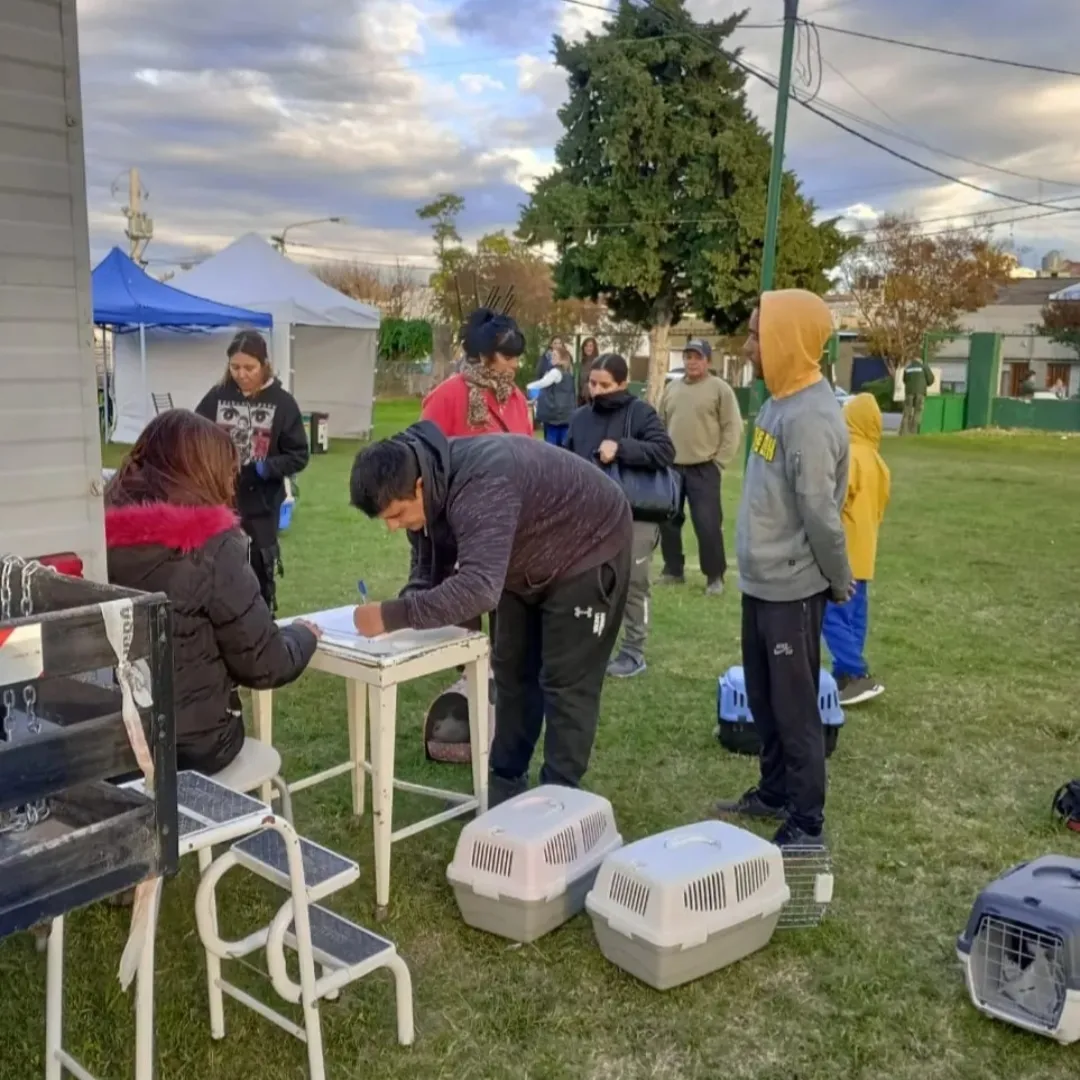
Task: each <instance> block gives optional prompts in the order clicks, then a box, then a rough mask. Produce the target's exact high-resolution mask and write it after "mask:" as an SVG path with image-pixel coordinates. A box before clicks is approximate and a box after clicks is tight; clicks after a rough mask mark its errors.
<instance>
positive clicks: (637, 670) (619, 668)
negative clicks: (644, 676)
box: [607, 652, 645, 679]
mask: <svg viewBox="0 0 1080 1080" xmlns="http://www.w3.org/2000/svg"><path fill="white" fill-rule="evenodd" d="M644 670H645V661H644V660H640V659H638V658H637V657H636V656H631V655H630V654H629V653H625V652H621V653H619V655H618V656H616V657H615V659H614V660H612V661H610V662H609V664H608V666H607V673H608V674H609V675H610V676H611V677H612V678H615V679H630V678H633V676H635V675H640V674H641V673H642V672H643V671H644Z"/></svg>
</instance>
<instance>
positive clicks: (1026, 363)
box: [934, 277, 1080, 397]
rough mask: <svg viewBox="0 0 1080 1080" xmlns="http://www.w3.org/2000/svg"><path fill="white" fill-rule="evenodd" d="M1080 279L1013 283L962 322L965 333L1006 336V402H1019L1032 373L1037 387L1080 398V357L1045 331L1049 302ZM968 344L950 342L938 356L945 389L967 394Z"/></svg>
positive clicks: (936, 361) (1003, 359)
mask: <svg viewBox="0 0 1080 1080" xmlns="http://www.w3.org/2000/svg"><path fill="white" fill-rule="evenodd" d="M1076 284H1080V277H1038V278H1018V279H1013V280H1011V281H1009V282H1007V283H1006V284H1004V285H1002V286H1001V287H1000V288H999V289H998V294H997V298H996V299H995V301H994V302H993V303H992V304H988V305H987V306H986V307H984V308H980V309H979V310H978V311H973V312H970V313H968V314H966V315H962V316H961V317H960V320H959V321H960V326H961V328H962V330H963V331H964V332H965V333H971V332H975V331H988V332H992V333H996V334H1002V335H1003V341H1002V347H1001V384H1000V387H999V389H998V393H1000V394H1001V395H1002V396H1004V397H1018V396H1019V394H1020V385H1021V383H1023V381H1024V380H1025V379H1026V378H1027V376H1028V373H1029V372H1034V373H1035V381H1036V384H1037V385H1038V386H1039V387H1040V388H1041V387H1045V388H1046V389H1048V390H1049V389H1052V388H1053V387H1054V385H1055V384H1056V383H1057V382H1059V381H1060V382H1061V383H1062V384H1063V385H1064V386H1065V387H1066V389H1067V392H1068V395H1069V396H1070V397H1073V396H1075V395H1076V394H1077V393H1080V356H1077V353H1076V351H1075V350H1073V349H1069V348H1066V347H1065V346H1062V345H1058V344H1056V343H1055V342H1053V341H1051V340H1050V339H1049V338H1047V337H1043V336H1042V334H1041V333H1040V332H1039V331H1040V327H1041V326H1042V309H1043V307H1044V306H1045V304H1046V302H1047V300H1049V298H1050V297H1051V296H1052V295H1053V294H1054V293H1057V292H1060V291H1061V290H1062V289H1067V288H1068V287H1069V286H1070V285H1076ZM967 353H968V341H967V338H966V337H962V338H958V339H957V340H956V341H951V342H945V343H944V344H943V345H942V346H941V347H940V348H939V349H938V350H937V352H936V356H935V359H934V367H935V368H937V369H938V370H939V375H940V379H941V382H942V384H943V385H945V386H951V387H952V388H955V389H957V390H962V389H963V388H964V384H966V381H967V378H966V371H967V362H966V358H967Z"/></svg>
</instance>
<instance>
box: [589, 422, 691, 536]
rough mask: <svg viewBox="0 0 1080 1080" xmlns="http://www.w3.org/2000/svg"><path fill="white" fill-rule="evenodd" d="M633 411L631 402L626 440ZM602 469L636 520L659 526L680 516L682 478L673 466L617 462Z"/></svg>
mask: <svg viewBox="0 0 1080 1080" xmlns="http://www.w3.org/2000/svg"><path fill="white" fill-rule="evenodd" d="M633 412H634V403H633V402H631V403H630V405H629V406H628V407H627V410H626V423H625V425H624V426H623V438H624V439H629V438H630V425H631V419H632V415H633ZM602 468H603V469H604V471H605V472H606V473H607V474H608V476H610V477H611V479H612V480H614V481H615V483H616V484H618V485H619V487H621V488H622V489H623V491H624V492H625V493H626V498H627V499H628V500H629V502H630V509H631V511H632V512H633V515H634V520H635V521H648V522H652V523H654V524H657V525H660V524H663V523H664V522H665V521H671V520H672V519H673V518H674V517H676V515H677V514H678V513H679V504H680V502H681V501H682V477H681V476H679V474H678V473H677V472H676V471H675V470H674V469H672V468H671V467H670V466H668V467H667V468H664V469H640V468H634V467H632V466H629V465H621V464H620V463H619V461H618V459H616V460H615V461H613V462H611V463H610V464H609V465H603V466H602Z"/></svg>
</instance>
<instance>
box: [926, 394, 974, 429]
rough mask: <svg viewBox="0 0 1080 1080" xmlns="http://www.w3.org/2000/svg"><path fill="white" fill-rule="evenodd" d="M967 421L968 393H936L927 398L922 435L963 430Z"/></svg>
mask: <svg viewBox="0 0 1080 1080" xmlns="http://www.w3.org/2000/svg"><path fill="white" fill-rule="evenodd" d="M966 423H967V395H966V394H934V395H932V396H930V397H928V398H927V399H926V405H925V406H924V408H923V414H922V424H921V425H920V427H919V434H920V435H940V434H942V433H947V432H950V431H963V430H964V426H965V424H966Z"/></svg>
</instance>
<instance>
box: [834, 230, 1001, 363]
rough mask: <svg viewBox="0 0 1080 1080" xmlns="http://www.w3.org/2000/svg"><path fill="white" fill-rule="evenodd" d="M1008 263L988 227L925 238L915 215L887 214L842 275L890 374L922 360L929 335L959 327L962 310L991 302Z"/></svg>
mask: <svg viewBox="0 0 1080 1080" xmlns="http://www.w3.org/2000/svg"><path fill="white" fill-rule="evenodd" d="M1009 263H1010V260H1009V256H1008V255H1007V253H1006V252H1005V251H1004V250H1003V249H1002V247H1001V246H1000V245H999V244H996V243H995V242H993V241H992V240H991V238H990V236H989V234H988V232H987V231H986V230H983V229H979V228H958V229H949V230H947V231H945V232H942V233H939V234H936V235H928V234H924V233H923V232H921V231H920V228H919V225H918V224H917V223H916V222H915V221H913V220H911V219H910V218H906V217H892V216H887V217H883V218H882V219H881V220H880V221H879V223H878V226H877V236H876V238H875V239H873V240H870V241H868V242H867V243H865V244H863V245H861V246H860V247H859V248H858V249H857V250H856V251H855V252H853V253H852V254H851V255H850V256H849V257H848V258H847V259H846V260H845V263H844V265H843V268H842V271H843V278H844V281H845V284H846V286H847V288H848V291H849V292H850V293H851V295H852V297H853V299H854V301H855V304H856V306H857V308H858V311H859V316H860V321H861V323H862V326H863V333H864V335H865V337H866V339H867V343H868V345H869V347H870V348H871V349H872V350H873V352H874V353H875V354H876V355H877V356H880V357H881V358H882V359H883V360H884V361H885V362H886V364H887V365H888V368H889V371H890V373H892V372H895V371H896V370H897V368H899V367H902V366H903V365H904V364H906V363H908V362H909V361H911V360H913V359H917V358H918V357H920V356H921V355H922V349H923V341H924V339H925V337H926V335H927V334H928V333H932V332H935V331H938V332H940V331H949V330H957V329H958V328H959V327H958V322H957V319H958V316H959V315H960V314H961V313H963V312H966V311H977V310H978V309H979V308H982V307H985V306H986V305H987V304H989V303H992V302H993V300H994V298H995V296H996V294H997V289H998V286H999V285H1001V284H1003V283H1004V282H1005V281H1006V280H1008V276H1009Z"/></svg>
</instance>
